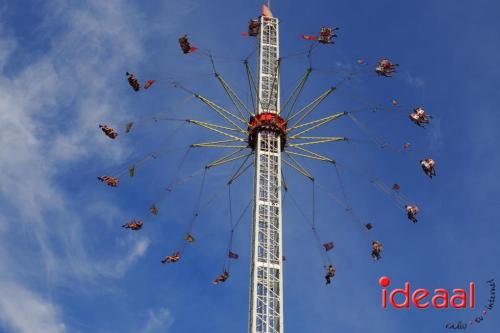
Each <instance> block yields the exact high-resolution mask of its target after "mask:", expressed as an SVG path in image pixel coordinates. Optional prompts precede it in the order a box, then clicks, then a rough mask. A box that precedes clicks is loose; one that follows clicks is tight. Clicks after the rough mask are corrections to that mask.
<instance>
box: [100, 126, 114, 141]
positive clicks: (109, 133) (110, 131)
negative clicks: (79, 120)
mask: <svg viewBox="0 0 500 333" xmlns="http://www.w3.org/2000/svg"><path fill="white" fill-rule="evenodd" d="M99 128H100V129H101V130H102V131H103V132H104V134H106V136H107V137H109V138H111V139H116V137H117V136H118V133H116V132H115V130H114V129H113V128H111V127H108V125H99Z"/></svg>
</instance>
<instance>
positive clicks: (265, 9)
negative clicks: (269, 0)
mask: <svg viewBox="0 0 500 333" xmlns="http://www.w3.org/2000/svg"><path fill="white" fill-rule="evenodd" d="M262 16H268V17H273V13H271V10H270V9H269V7H267V6H266V5H262Z"/></svg>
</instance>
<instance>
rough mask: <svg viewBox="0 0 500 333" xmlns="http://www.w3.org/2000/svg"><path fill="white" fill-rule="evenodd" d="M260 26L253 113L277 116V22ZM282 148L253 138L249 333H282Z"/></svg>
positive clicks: (273, 135)
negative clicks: (252, 212) (256, 98)
mask: <svg viewBox="0 0 500 333" xmlns="http://www.w3.org/2000/svg"><path fill="white" fill-rule="evenodd" d="M259 20H260V33H259V35H258V41H259V58H258V70H259V73H258V87H257V88H258V91H257V96H258V101H257V105H258V107H257V110H256V111H257V112H256V113H257V114H258V115H265V114H274V115H277V114H278V113H279V110H280V80H279V21H278V19H277V18H275V17H271V16H261V17H260V19H259ZM270 116H272V115H270ZM257 117H258V116H257ZM282 144H283V141H282V138H281V137H280V134H279V133H277V132H276V131H273V130H269V129H266V127H265V126H264V127H262V128H261V129H259V131H258V133H257V135H256V142H255V147H254V151H255V179H254V214H253V236H252V261H251V287H250V313H249V332H250V333H256V332H259V333H261V332H266V333H267V332H269V333H278V332H280V333H281V332H283V284H282V276H283V271H282V268H283V262H282V261H283V257H282V232H281V223H282V214H281V150H282V148H283V147H282Z"/></svg>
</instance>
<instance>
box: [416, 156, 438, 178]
mask: <svg viewBox="0 0 500 333" xmlns="http://www.w3.org/2000/svg"><path fill="white" fill-rule="evenodd" d="M435 165H436V162H435V161H434V160H433V159H432V158H426V159H424V160H420V166H421V167H422V170H424V172H425V174H426V175H427V176H429V178H431V179H432V177H433V176H435V175H436V169H435Z"/></svg>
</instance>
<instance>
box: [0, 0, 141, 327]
mask: <svg viewBox="0 0 500 333" xmlns="http://www.w3.org/2000/svg"><path fill="white" fill-rule="evenodd" d="M40 10H41V11H43V12H46V13H47V15H45V16H43V17H44V20H43V22H41V24H40V27H39V28H38V29H37V33H39V34H40V35H45V37H46V38H47V40H48V41H49V43H48V45H47V47H48V51H46V53H44V54H43V55H40V56H38V57H37V58H35V59H34V61H32V62H30V63H29V64H28V65H26V66H24V67H22V68H15V70H14V72H15V73H16V74H15V77H8V74H7V73H5V69H6V68H7V66H9V61H10V60H11V59H12V58H13V57H15V56H17V53H16V52H26V51H28V50H24V49H22V47H23V46H22V45H20V44H19V43H18V42H17V41H16V36H15V35H12V34H10V35H9V34H7V33H5V32H4V30H3V29H2V26H1V25H0V110H1V112H0V146H1V147H2V149H0V165H1V169H2V172H1V173H0V211H1V212H2V214H3V215H2V216H1V217H0V322H3V323H4V324H5V325H6V326H8V327H9V328H11V329H12V330H14V331H15V332H23V333H24V332H53V333H58V332H64V331H65V330H66V328H65V327H66V326H65V325H64V323H63V320H62V314H61V313H60V312H59V311H58V309H57V306H56V305H54V304H52V303H51V302H47V301H45V300H44V299H43V297H41V296H40V295H39V294H38V292H39V291H38V288H39V286H40V285H48V286H49V287H54V286H58V285H60V283H62V282H64V283H65V284H67V282H68V281H73V288H79V285H81V284H82V283H85V281H88V280H90V281H92V280H93V279H98V278H102V277H106V278H119V277H121V276H123V274H124V273H125V272H126V271H127V270H128V269H129V267H130V266H131V265H133V264H134V263H135V262H136V261H137V260H138V258H140V257H141V256H143V255H144V254H145V252H146V250H147V248H148V245H149V240H148V239H147V238H141V239H139V240H133V239H126V240H125V241H124V243H123V244H122V245H119V246H118V247H119V248H123V249H124V250H123V251H122V253H124V254H123V258H122V259H117V258H116V256H115V255H100V256H99V257H97V258H95V257H94V256H93V254H92V252H91V251H90V249H89V244H88V243H87V242H86V240H87V237H88V235H86V234H85V223H87V219H88V217H89V216H92V215H93V214H95V213H96V212H95V211H87V207H86V206H81V204H80V203H77V202H75V200H76V199H74V198H73V197H72V196H70V195H69V194H70V193H68V192H67V189H65V185H67V183H65V182H66V180H63V179H61V176H62V175H63V173H62V171H64V167H65V166H66V165H67V163H68V162H74V161H80V162H83V161H88V159H89V158H90V157H91V156H95V158H97V159H100V160H102V161H109V160H113V159H115V158H120V157H121V156H122V154H123V151H122V149H121V148H120V147H119V146H116V145H115V146H113V147H110V146H106V145H105V144H106V143H108V142H107V141H105V138H103V137H102V135H96V133H98V128H97V124H98V123H99V121H100V120H102V119H114V120H118V119H120V118H121V117H127V111H126V109H125V108H120V110H121V112H120V113H119V115H117V114H116V113H115V112H113V110H115V109H116V108H117V105H120V103H121V101H120V99H119V97H118V96H117V94H116V89H115V88H108V87H109V86H110V83H109V82H108V80H109V78H108V76H106V75H100V73H103V72H105V71H106V72H110V71H112V72H119V71H120V72H121V69H122V68H127V66H128V65H130V64H133V63H135V62H137V61H138V60H140V59H141V58H142V57H143V51H142V47H141V42H140V41H141V37H142V34H143V33H146V31H147V29H146V28H145V29H135V28H134V27H135V26H140V25H141V24H140V17H138V16H137V15H134V13H136V12H135V8H133V7H132V6H131V5H129V4H128V3H127V2H125V1H121V0H112V1H106V2H102V1H89V2H86V3H85V4H83V3H82V4H80V5H78V6H74V5H72V4H71V3H70V2H68V1H50V2H46V3H44V7H42V8H40ZM61 26H64V27H65V28H64V29H61V30H57V28H58V27H61ZM10 69H11V71H9V73H11V72H12V68H10ZM98 134H99V133H98ZM103 151H106V154H105V155H104V154H102V152H103ZM70 181H71V180H70ZM93 201H95V202H96V203H99V198H92V197H89V198H87V200H86V201H85V202H86V204H88V205H89V207H92V208H91V210H95V209H96V207H97V209H98V210H99V211H100V214H101V215H103V216H104V215H105V214H106V212H109V211H113V207H112V204H110V205H107V206H104V205H100V204H96V205H94V204H93ZM75 206H76V207H79V211H78V213H76V212H74V211H73V210H72V207H75ZM13 248H15V249H16V251H10V250H9V249H13ZM110 262H112V264H111V265H109V263H110ZM32 276H36V286H35V284H33V286H32V285H31V284H30V283H29V277H32ZM12 281H14V282H12ZM37 286H38V287H37ZM21 309H22V311H21Z"/></svg>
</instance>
